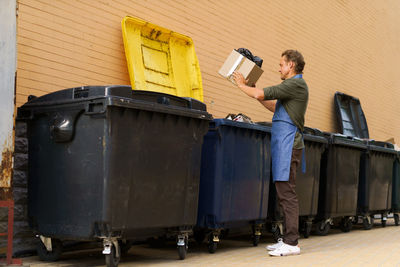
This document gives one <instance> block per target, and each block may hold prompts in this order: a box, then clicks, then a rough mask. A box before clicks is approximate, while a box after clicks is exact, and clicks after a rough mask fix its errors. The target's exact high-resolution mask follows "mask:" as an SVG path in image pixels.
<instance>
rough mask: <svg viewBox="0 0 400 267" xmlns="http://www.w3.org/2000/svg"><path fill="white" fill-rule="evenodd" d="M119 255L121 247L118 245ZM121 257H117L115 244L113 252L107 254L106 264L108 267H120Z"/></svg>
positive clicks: (112, 248)
mask: <svg viewBox="0 0 400 267" xmlns="http://www.w3.org/2000/svg"><path fill="white" fill-rule="evenodd" d="M118 249H119V250H120V251H119V255H121V249H120V248H119V247H118ZM120 259H121V256H119V257H117V254H116V251H115V246H112V247H111V253H110V254H106V266H107V267H118V264H119V260H120Z"/></svg>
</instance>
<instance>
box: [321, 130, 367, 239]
mask: <svg viewBox="0 0 400 267" xmlns="http://www.w3.org/2000/svg"><path fill="white" fill-rule="evenodd" d="M326 136H327V138H328V139H329V144H328V149H327V150H326V151H325V153H324V154H323V156H322V162H321V177H320V188H319V198H318V214H317V218H316V227H315V228H316V229H315V230H316V233H317V234H318V235H327V234H328V232H329V230H330V227H331V225H333V224H339V225H340V228H341V230H342V231H343V232H348V231H350V230H351V229H352V224H353V220H354V219H355V218H356V215H357V196H358V183H359V170H360V159H361V154H362V153H363V152H365V151H366V150H367V145H366V144H364V142H363V141H362V140H361V139H358V138H355V137H350V136H345V135H342V134H334V133H326Z"/></svg>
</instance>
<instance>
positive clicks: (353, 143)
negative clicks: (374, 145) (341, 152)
mask: <svg viewBox="0 0 400 267" xmlns="http://www.w3.org/2000/svg"><path fill="white" fill-rule="evenodd" d="M324 135H325V136H326V137H327V138H328V139H329V144H332V145H341V146H347V147H353V148H359V149H367V144H366V143H365V141H364V140H363V139H360V138H357V137H353V136H348V135H343V134H339V133H329V132H324Z"/></svg>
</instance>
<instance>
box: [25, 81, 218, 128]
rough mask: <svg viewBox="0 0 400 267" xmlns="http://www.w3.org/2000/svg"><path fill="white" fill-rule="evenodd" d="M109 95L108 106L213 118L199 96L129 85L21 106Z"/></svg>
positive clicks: (76, 91) (71, 91)
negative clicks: (159, 91)
mask: <svg viewBox="0 0 400 267" xmlns="http://www.w3.org/2000/svg"><path fill="white" fill-rule="evenodd" d="M105 98H106V99H108V101H107V103H106V105H115V106H124V107H131V108H139V109H144V110H150V111H160V112H166V113H171V114H172V113H174V114H178V115H189V116H192V114H193V115H194V112H197V113H201V118H204V119H207V120H211V119H212V116H211V114H209V113H207V107H206V105H205V104H204V103H202V102H200V101H198V100H196V99H192V98H182V97H177V96H174V95H168V94H164V93H158V92H149V91H139V90H136V91H133V90H132V89H131V87H130V86H127V85H108V86H107V85H106V86H81V87H75V88H68V89H64V90H60V91H57V92H53V93H50V94H47V95H43V96H41V97H37V98H34V99H32V100H30V101H29V102H27V103H26V104H24V105H23V106H22V107H20V108H19V109H27V108H30V109H35V110H36V111H38V110H39V107H51V106H57V105H62V104H75V103H82V102H93V101H95V100H97V99H105ZM189 113H190V114H189ZM196 116H197V115H196Z"/></svg>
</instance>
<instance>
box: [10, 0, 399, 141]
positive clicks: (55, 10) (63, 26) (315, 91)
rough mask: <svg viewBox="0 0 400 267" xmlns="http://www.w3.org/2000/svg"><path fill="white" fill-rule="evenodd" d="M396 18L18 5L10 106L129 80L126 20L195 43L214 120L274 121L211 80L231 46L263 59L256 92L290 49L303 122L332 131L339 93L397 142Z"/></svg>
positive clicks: (370, 6) (103, 0)
mask: <svg viewBox="0 0 400 267" xmlns="http://www.w3.org/2000/svg"><path fill="white" fill-rule="evenodd" d="M398 14H400V2H399V1H398V0H385V1H375V0H369V1H361V0H352V1H350V0H336V1H334V0H331V1H325V0H305V1H295V0H286V1H267V0H265V1H261V0H258V1H256V0H252V1H238V0H236V1H233V0H230V1H229V0H220V1H206V0H190V1H181V0H163V1H161V0H160V1H156V0H153V1H150V0H148V1H128V0H115V1H112V0H99V1H95V0H86V1H83V0H81V1H79V0H19V17H18V76H17V105H21V104H23V103H24V102H25V101H26V97H27V96H28V95H29V94H34V95H42V94H46V93H48V92H52V91H56V90H60V89H63V88H68V87H74V86H81V85H89V84H91V85H93V84H129V77H128V71H127V68H126V62H125V55H124V49H123V43H122V36H121V26H120V25H121V24H120V23H121V20H122V18H123V17H124V16H126V15H132V16H136V17H140V18H142V19H145V20H147V21H150V22H152V23H155V24H158V25H161V26H163V27H165V28H169V29H171V30H173V31H176V32H180V33H183V34H185V35H188V36H190V37H192V38H193V40H194V43H195V48H196V52H197V56H198V59H199V62H200V68H201V71H202V78H203V88H204V100H205V102H206V104H207V105H208V108H209V111H210V112H211V113H212V114H213V115H214V116H215V117H224V116H225V115H226V114H228V113H239V112H243V113H245V114H247V115H249V116H250V117H251V118H252V119H253V120H255V121H260V120H271V118H272V114H270V113H269V112H268V111H266V110H265V109H264V108H263V107H261V105H260V104H258V103H257V102H256V101H255V100H252V99H250V98H248V97H247V96H245V95H244V94H243V93H242V92H240V91H239V90H238V89H236V88H235V87H234V86H232V85H231V84H230V83H229V82H227V81H226V80H224V79H222V78H221V77H219V75H218V74H217V71H218V69H219V67H220V66H221V64H222V63H223V61H224V59H225V57H226V56H227V55H228V54H229V53H230V51H231V50H232V49H233V48H239V47H246V48H248V49H250V50H251V51H252V52H253V53H254V54H256V55H258V56H260V57H262V58H263V59H264V65H263V69H264V71H265V72H264V74H263V76H262V78H261V79H260V81H259V83H258V86H260V87H262V86H267V85H273V84H276V83H279V82H280V80H279V75H278V72H277V70H278V62H279V57H280V54H281V52H282V51H283V50H285V49H288V48H295V49H298V50H299V51H301V52H302V53H303V55H304V57H305V60H306V68H305V75H304V77H305V79H306V81H307V82H308V85H309V88H310V102H309V108H308V111H307V115H306V125H308V126H311V127H317V128H320V129H322V130H328V131H334V130H336V128H335V116H334V108H333V94H334V92H335V91H341V92H344V93H347V94H350V95H353V96H356V97H358V98H360V100H361V103H362V106H363V109H364V112H365V114H366V117H367V122H368V125H369V130H370V136H371V137H372V138H375V139H378V140H386V139H388V138H390V137H395V139H396V141H397V142H398V143H400V127H399V126H398V125H400V108H399V107H398V103H399V101H400V82H399V79H398V76H399V74H398V62H400V53H399V51H400V18H399V16H398Z"/></svg>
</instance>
